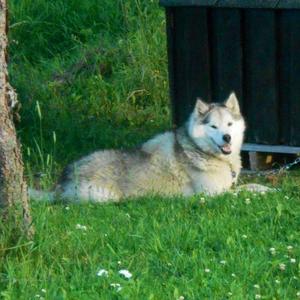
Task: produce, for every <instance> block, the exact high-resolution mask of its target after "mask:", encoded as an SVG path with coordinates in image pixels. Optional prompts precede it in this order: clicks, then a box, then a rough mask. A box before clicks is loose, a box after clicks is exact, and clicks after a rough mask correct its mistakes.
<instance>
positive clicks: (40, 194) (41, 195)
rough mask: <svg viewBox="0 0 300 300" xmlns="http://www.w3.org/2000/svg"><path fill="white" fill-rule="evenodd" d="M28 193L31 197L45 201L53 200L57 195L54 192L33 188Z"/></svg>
mask: <svg viewBox="0 0 300 300" xmlns="http://www.w3.org/2000/svg"><path fill="white" fill-rule="evenodd" d="M28 194H29V198H30V199H34V200H37V201H44V202H53V201H54V196H55V193H54V192H45V191H38V190H35V189H31V188H29V189H28Z"/></svg>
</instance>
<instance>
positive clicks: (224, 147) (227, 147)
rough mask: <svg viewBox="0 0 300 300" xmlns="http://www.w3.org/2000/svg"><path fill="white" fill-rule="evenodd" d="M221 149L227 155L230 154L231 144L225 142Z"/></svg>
mask: <svg viewBox="0 0 300 300" xmlns="http://www.w3.org/2000/svg"><path fill="white" fill-rule="evenodd" d="M218 147H219V149H220V150H221V152H222V153H223V154H225V155H229V154H230V153H231V145H230V144H224V145H222V146H219V145H218Z"/></svg>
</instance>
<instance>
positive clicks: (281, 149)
mask: <svg viewBox="0 0 300 300" xmlns="http://www.w3.org/2000/svg"><path fill="white" fill-rule="evenodd" d="M242 151H250V152H269V153H286V154H300V147H292V146H284V145H259V144H249V143H245V144H243V147H242Z"/></svg>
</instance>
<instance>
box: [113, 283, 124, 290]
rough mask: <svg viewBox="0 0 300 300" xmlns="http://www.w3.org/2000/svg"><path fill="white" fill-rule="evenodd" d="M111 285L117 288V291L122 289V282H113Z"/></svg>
mask: <svg viewBox="0 0 300 300" xmlns="http://www.w3.org/2000/svg"><path fill="white" fill-rule="evenodd" d="M110 286H111V287H113V288H115V289H116V291H117V292H120V291H121V290H122V287H121V284H120V283H111V284H110Z"/></svg>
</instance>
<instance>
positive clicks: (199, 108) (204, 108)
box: [195, 98, 209, 115]
mask: <svg viewBox="0 0 300 300" xmlns="http://www.w3.org/2000/svg"><path fill="white" fill-rule="evenodd" d="M208 111H209V104H207V103H205V102H204V101H203V100H201V99H200V98H197V101H196V105H195V112H196V113H198V114H199V115H205V114H206V113H207V112H208Z"/></svg>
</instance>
